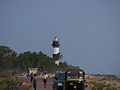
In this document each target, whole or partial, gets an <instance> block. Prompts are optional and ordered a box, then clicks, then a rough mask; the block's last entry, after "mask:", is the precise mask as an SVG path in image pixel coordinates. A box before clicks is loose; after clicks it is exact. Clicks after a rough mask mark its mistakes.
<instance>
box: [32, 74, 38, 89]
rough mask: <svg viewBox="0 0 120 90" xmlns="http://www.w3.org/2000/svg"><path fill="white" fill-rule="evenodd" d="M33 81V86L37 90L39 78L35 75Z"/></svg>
mask: <svg viewBox="0 0 120 90" xmlns="http://www.w3.org/2000/svg"><path fill="white" fill-rule="evenodd" d="M32 82H33V88H34V90H36V88H37V80H36V77H35V75H34V76H33V80H32Z"/></svg>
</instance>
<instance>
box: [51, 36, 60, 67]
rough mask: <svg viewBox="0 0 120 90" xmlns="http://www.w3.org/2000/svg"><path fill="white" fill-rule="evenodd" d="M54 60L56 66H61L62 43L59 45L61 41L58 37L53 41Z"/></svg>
mask: <svg viewBox="0 0 120 90" xmlns="http://www.w3.org/2000/svg"><path fill="white" fill-rule="evenodd" d="M52 46H53V60H54V61H55V64H57V65H59V62H60V61H59V59H60V48H59V46H60V43H59V39H58V38H57V37H55V38H54V39H53V43H52Z"/></svg>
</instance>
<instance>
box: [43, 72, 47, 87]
mask: <svg viewBox="0 0 120 90" xmlns="http://www.w3.org/2000/svg"><path fill="white" fill-rule="evenodd" d="M47 78H48V75H47V73H46V72H44V75H43V83H44V87H45V88H46V83H47Z"/></svg>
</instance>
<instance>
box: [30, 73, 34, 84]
mask: <svg viewBox="0 0 120 90" xmlns="http://www.w3.org/2000/svg"><path fill="white" fill-rule="evenodd" d="M32 80H33V73H31V74H30V81H31V82H32Z"/></svg>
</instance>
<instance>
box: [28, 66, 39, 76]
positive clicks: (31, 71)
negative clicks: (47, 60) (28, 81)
mask: <svg viewBox="0 0 120 90" xmlns="http://www.w3.org/2000/svg"><path fill="white" fill-rule="evenodd" d="M28 69H29V75H30V74H31V73H33V74H36V73H37V71H38V68H28Z"/></svg>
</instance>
